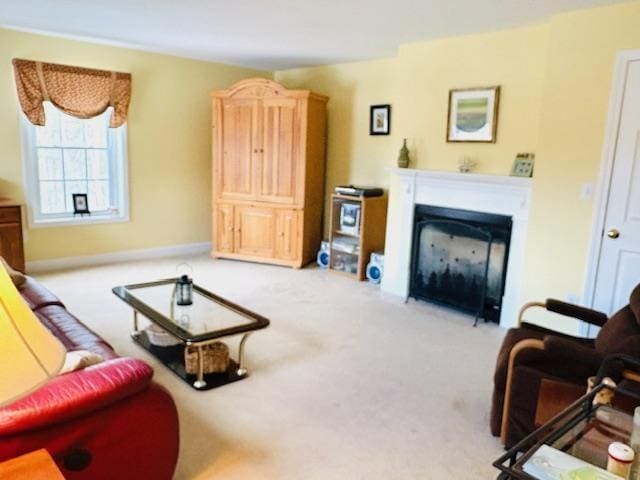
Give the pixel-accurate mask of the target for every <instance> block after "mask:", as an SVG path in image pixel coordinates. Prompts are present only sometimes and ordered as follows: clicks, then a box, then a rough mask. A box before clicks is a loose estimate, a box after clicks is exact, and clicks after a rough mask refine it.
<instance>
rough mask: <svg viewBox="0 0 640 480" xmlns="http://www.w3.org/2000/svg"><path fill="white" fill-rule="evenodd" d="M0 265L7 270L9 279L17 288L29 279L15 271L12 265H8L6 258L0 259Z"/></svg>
mask: <svg viewBox="0 0 640 480" xmlns="http://www.w3.org/2000/svg"><path fill="white" fill-rule="evenodd" d="M0 264H2V266H3V267H4V268H5V270H6V271H7V273H8V274H9V278H11V281H12V282H13V284H14V285H15V286H16V287H19V286H20V285H22V284H23V283H24V282H25V281H26V280H27V277H26V276H25V275H24V274H23V273H22V272H19V271H17V270H14V269H13V268H12V267H11V265H9V264H8V263H7V261H6V260H5V259H4V257H0Z"/></svg>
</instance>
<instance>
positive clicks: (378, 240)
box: [329, 193, 387, 280]
mask: <svg viewBox="0 0 640 480" xmlns="http://www.w3.org/2000/svg"><path fill="white" fill-rule="evenodd" d="M345 203H347V204H352V205H356V206H359V207H360V224H359V230H358V233H357V234H356V233H352V232H344V231H342V230H341V225H340V215H341V210H342V205H343V204H345ZM386 229H387V197H352V196H349V195H340V194H337V193H334V194H333V195H331V231H330V237H329V246H330V255H331V259H330V261H329V270H331V271H333V272H336V273H340V274H343V275H347V276H349V277H352V278H355V279H357V280H364V279H365V277H366V268H367V263H368V262H369V258H370V257H371V253H372V252H378V251H382V250H384V239H385V233H386ZM337 244H343V245H349V244H350V245H352V246H353V247H354V248H355V249H356V250H355V251H354V253H347V252H344V251H342V250H339V249H336V248H335V247H336V246H337Z"/></svg>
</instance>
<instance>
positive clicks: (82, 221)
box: [20, 111, 129, 228]
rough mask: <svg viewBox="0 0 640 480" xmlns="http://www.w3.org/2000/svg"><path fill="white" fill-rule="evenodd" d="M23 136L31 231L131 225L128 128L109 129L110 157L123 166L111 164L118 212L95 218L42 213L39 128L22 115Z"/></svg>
mask: <svg viewBox="0 0 640 480" xmlns="http://www.w3.org/2000/svg"><path fill="white" fill-rule="evenodd" d="M20 134H21V139H22V159H23V165H24V181H25V190H26V198H27V211H28V215H27V218H28V223H29V228H47V227H62V226H73V225H90V224H100V223H121V222H128V221H129V181H128V164H129V161H128V155H127V145H128V141H127V140H128V139H127V125H126V124H124V125H123V126H121V127H118V128H117V129H113V128H109V129H108V133H107V135H108V145H109V146H110V148H109V150H110V152H109V153H110V154H112V153H113V154H115V155H116V156H117V157H119V158H120V159H121V161H120V162H111V161H110V162H109V168H110V171H109V175H110V179H111V178H112V179H113V181H112V182H110V188H111V189H112V191H111V195H115V197H113V196H112V198H116V199H117V201H118V203H117V204H118V207H119V208H118V210H117V211H116V212H107V213H105V212H96V213H93V212H92V214H91V215H82V216H79V215H73V213H71V212H65V213H61V214H41V213H40V187H39V179H38V153H37V146H36V126H35V125H33V124H32V123H31V122H30V121H29V119H28V118H27V116H26V115H25V114H24V113H23V112H22V111H20ZM113 182H116V183H117V184H118V186H119V187H118V188H117V192H113V188H112V184H113Z"/></svg>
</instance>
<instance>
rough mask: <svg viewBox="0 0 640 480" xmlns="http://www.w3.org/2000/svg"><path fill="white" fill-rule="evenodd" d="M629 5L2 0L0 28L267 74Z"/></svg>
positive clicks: (595, 0) (531, 0) (556, 0)
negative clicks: (576, 12)
mask: <svg viewBox="0 0 640 480" xmlns="http://www.w3.org/2000/svg"><path fill="white" fill-rule="evenodd" d="M621 1H622V0H366V1H365V0H342V1H341V0H316V1H311V0H268V1H267V0H226V1H222V0H57V1H52V0H0V25H3V26H7V27H14V28H16V27H17V28H23V29H29V30H35V31H40V32H44V33H50V34H52V33H53V34H60V35H62V36H70V37H72V38H82V39H92V40H95V41H99V42H106V43H115V44H122V45H126V46H130V47H134V48H136V47H137V48H141V49H145V50H152V51H159V52H164V53H170V54H174V55H179V56H184V57H190V58H197V59H202V60H211V61H219V62H225V63H231V64H237V65H246V66H251V67H256V68H263V69H268V70H279V69H285V68H291V67H300V66H310V65H320V64H331V63H339V62H345V61H352V60H363V59H370V58H380V57H388V56H393V55H394V54H395V53H396V50H397V48H398V46H399V45H400V44H402V43H406V42H413V41H419V40H428V39H433V38H439V37H447V36H454V35H461V34H469V33H480V32H487V31H492V30H500V29H504V28H509V27H515V26H520V25H527V24H535V23H539V22H543V21H544V20H546V19H547V18H548V17H549V16H550V15H552V14H554V13H558V12H562V11H568V10H574V9H579V8H584V7H591V6H598V5H606V4H613V3H621Z"/></svg>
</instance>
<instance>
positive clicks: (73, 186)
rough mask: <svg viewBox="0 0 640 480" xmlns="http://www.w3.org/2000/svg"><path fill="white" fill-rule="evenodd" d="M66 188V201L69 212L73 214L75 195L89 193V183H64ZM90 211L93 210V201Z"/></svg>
mask: <svg viewBox="0 0 640 480" xmlns="http://www.w3.org/2000/svg"><path fill="white" fill-rule="evenodd" d="M64 184H65V187H66V190H67V191H66V193H65V201H66V202H67V212H73V196H72V195H73V194H74V193H87V182H85V181H82V182H64ZM89 210H93V205H91V200H89Z"/></svg>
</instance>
